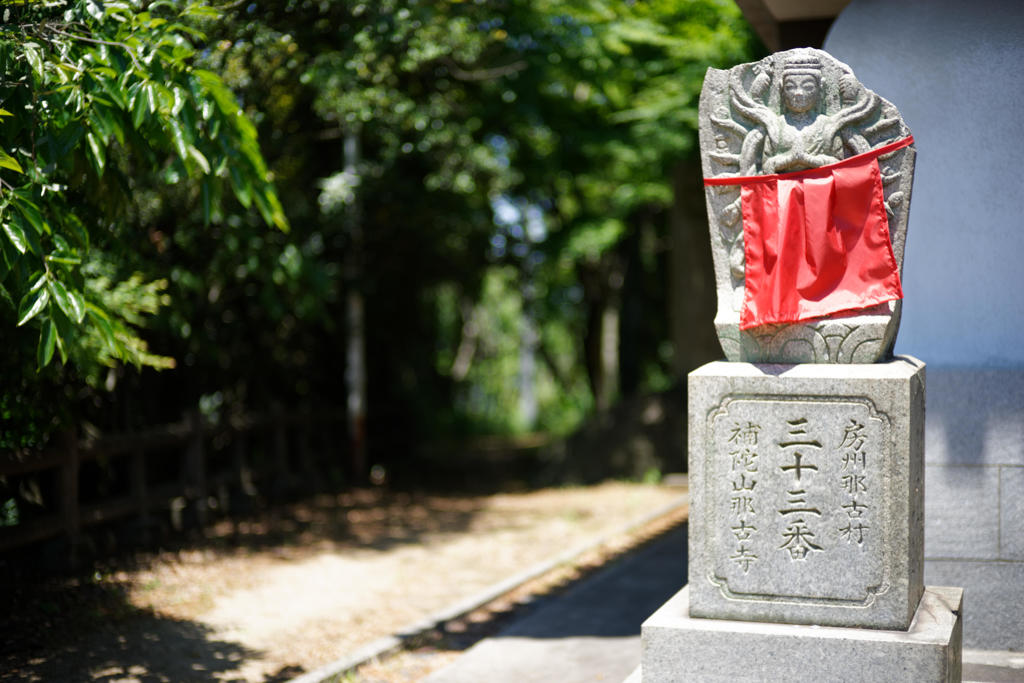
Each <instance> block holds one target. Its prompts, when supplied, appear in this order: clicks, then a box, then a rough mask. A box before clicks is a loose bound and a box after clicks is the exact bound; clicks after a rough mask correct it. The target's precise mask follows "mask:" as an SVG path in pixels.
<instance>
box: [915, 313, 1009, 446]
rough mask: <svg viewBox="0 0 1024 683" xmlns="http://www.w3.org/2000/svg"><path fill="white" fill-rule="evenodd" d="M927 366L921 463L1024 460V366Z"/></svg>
mask: <svg viewBox="0 0 1024 683" xmlns="http://www.w3.org/2000/svg"><path fill="white" fill-rule="evenodd" d="M1022 298H1024V297H1022ZM1022 320H1024V318H1022ZM1018 324H1019V323H1018ZM1021 346H1024V344H1021ZM928 367H929V371H928V424H927V425H926V427H925V453H924V458H925V460H924V461H925V463H926V464H932V463H934V464H942V465H1021V466H1024V370H1022V369H1021V368H999V369H991V368H990V369H982V368H944V367H940V368H936V367H934V366H933V365H931V364H930V363H929V366H928Z"/></svg>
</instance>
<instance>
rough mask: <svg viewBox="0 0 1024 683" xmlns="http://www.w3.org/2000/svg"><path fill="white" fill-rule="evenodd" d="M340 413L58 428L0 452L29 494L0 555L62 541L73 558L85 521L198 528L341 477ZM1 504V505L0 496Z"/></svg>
mask: <svg viewBox="0 0 1024 683" xmlns="http://www.w3.org/2000/svg"><path fill="white" fill-rule="evenodd" d="M344 443H345V441H344V412H343V411H342V410H341V409H338V410H318V411H316V412H312V411H301V412H299V411H296V412H286V411H284V410H281V409H277V410H273V411H270V412H268V413H265V414H261V415H246V416H244V417H236V418H232V419H225V420H224V421H223V422H222V423H220V424H211V423H209V422H207V421H206V420H204V419H203V418H202V417H201V415H200V413H199V412H198V411H195V412H192V413H191V414H189V415H188V416H187V417H186V418H185V419H183V420H182V421H180V422H177V423H174V424H169V425H163V426H159V427H155V428H151V429H147V430H144V431H140V432H135V433H131V434H112V435H87V436H84V437H79V436H77V435H74V434H72V433H65V434H64V435H63V436H61V437H60V438H58V439H56V443H54V444H52V445H51V446H50V447H49V448H48V449H47V450H45V451H43V452H42V453H37V454H33V455H30V456H23V457H22V458H20V459H19V458H18V457H16V456H14V455H8V456H7V457H0V477H3V478H4V480H5V481H6V482H7V483H8V487H9V488H10V487H11V486H12V485H13V484H14V483H17V484H18V485H22V486H23V485H25V484H26V483H27V482H29V481H31V483H32V487H33V491H35V495H34V496H33V497H34V498H36V500H34V501H33V502H32V504H31V505H27V504H24V503H23V505H22V506H21V507H20V508H19V510H18V515H17V517H18V519H16V520H14V521H12V520H10V519H8V520H6V523H5V524H4V525H0V552H5V551H9V550H12V549H15V548H18V547H20V546H24V545H27V544H30V543H34V542H36V541H41V540H45V539H48V538H56V537H61V536H62V535H63V537H64V539H65V540H66V541H67V542H68V544H69V546H70V552H71V556H72V562H73V561H74V559H73V558H74V556H75V553H76V550H77V548H78V546H79V545H80V543H81V542H82V540H83V533H84V529H85V527H88V526H90V525H97V524H102V523H105V522H110V521H114V520H119V519H125V518H131V517H133V516H134V517H135V518H136V520H138V521H139V522H141V523H142V524H143V525H145V524H148V523H150V522H151V521H152V519H153V517H154V516H155V515H157V514H167V513H169V514H170V517H169V521H170V522H171V524H172V525H173V526H178V527H180V526H182V525H184V524H187V523H192V524H197V525H202V524H205V523H206V522H207V521H208V518H209V515H210V512H211V511H212V510H213V509H222V510H225V511H226V510H227V509H228V508H229V507H230V505H231V501H232V500H237V499H238V498H239V497H241V498H243V499H244V498H249V499H253V498H256V497H257V496H260V497H276V496H282V495H287V494H288V493H289V492H292V491H295V490H299V489H300V488H302V487H316V486H317V485H323V484H324V483H325V482H326V480H327V477H326V472H328V471H333V472H335V473H338V474H339V475H340V473H341V472H343V470H344V468H345V465H346V463H345V462H344V460H343V456H344V453H345V451H346V450H347V449H346V448H345V446H344ZM0 503H3V501H0Z"/></svg>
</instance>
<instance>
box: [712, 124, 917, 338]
mask: <svg viewBox="0 0 1024 683" xmlns="http://www.w3.org/2000/svg"><path fill="white" fill-rule="evenodd" d="M913 142H914V139H913V138H912V137H907V138H904V139H903V140H899V141H897V142H893V143H890V144H888V145H884V146H882V147H879V148H878V149H873V150H871V151H869V152H865V153H864V154H858V155H857V156H853V157H850V158H848V159H844V160H842V161H840V162H838V163H835V164H829V165H828V166H822V167H820V168H814V169H809V170H806V171H797V172H795V173H780V174H776V175H764V176H747V177H732V178H708V179H705V180H704V184H705V185H740V193H741V194H740V197H741V205H742V209H743V245H744V251H745V254H746V273H745V280H746V292H745V296H744V299H743V310H742V311H741V312H740V329H741V330H747V329H750V328H752V327H758V326H759V325H767V324H770V323H793V322H799V321H802V320H810V319H812V318H820V317H822V316H826V315H829V314H832V313H839V312H841V311H849V310H855V309H860V308H867V307H868V306H873V305H875V304H880V303H884V302H886V301H892V300H894V299H902V298H903V288H902V286H901V284H900V275H899V267H898V266H897V264H896V257H895V256H894V255H893V251H892V242H891V241H890V238H889V221H888V218H887V216H886V212H885V204H884V199H883V193H882V178H881V172H880V171H879V168H878V157H879V156H880V155H882V154H887V153H889V152H892V151H895V150H897V149H900V148H902V147H906V146H908V145H910V144H912V143H913Z"/></svg>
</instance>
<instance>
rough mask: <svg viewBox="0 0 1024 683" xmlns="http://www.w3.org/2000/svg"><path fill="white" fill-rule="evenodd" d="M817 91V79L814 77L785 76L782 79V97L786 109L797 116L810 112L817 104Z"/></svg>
mask: <svg viewBox="0 0 1024 683" xmlns="http://www.w3.org/2000/svg"><path fill="white" fill-rule="evenodd" d="M818 90H819V86H818V79H817V78H815V77H814V76H809V75H797V76H786V77H784V78H783V79H782V96H783V99H784V100H785V102H786V108H787V109H789V110H790V111H793V112H796V113H797V114H803V113H804V112H805V111H810V110H811V109H813V108H814V106H815V105H816V104H818Z"/></svg>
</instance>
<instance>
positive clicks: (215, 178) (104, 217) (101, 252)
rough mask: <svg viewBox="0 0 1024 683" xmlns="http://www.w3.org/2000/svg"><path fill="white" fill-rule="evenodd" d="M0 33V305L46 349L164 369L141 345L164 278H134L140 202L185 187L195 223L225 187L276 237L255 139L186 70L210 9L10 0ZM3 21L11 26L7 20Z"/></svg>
mask: <svg viewBox="0 0 1024 683" xmlns="http://www.w3.org/2000/svg"><path fill="white" fill-rule="evenodd" d="M5 12H6V14H7V16H6V17H5V20H6V21H5V24H4V25H3V27H2V29H0V73H2V74H3V81H2V83H0V107H2V108H3V109H2V111H0V115H2V116H3V118H2V123H0V169H2V171H0V226H2V229H3V239H0V251H2V255H3V259H2V262H0V275H2V276H3V279H2V289H0V294H2V296H3V299H4V302H5V304H6V307H7V309H8V311H9V313H8V315H10V313H13V316H12V317H13V318H14V322H15V324H16V325H17V327H19V328H23V329H24V328H26V327H30V328H33V329H36V330H38V344H37V364H38V367H40V368H43V367H45V366H47V365H48V364H49V363H50V362H51V360H52V359H53V357H54V355H55V353H59V355H60V357H61V359H62V360H63V361H65V362H67V361H69V360H70V361H73V364H74V365H75V366H76V367H77V368H78V369H79V370H80V371H82V372H83V374H84V376H85V377H87V378H93V379H95V378H97V377H98V376H99V375H98V370H99V368H100V367H102V366H110V365H113V364H115V363H117V362H128V363H131V364H134V365H136V366H144V365H145V366H154V367H158V368H166V367H171V366H173V360H172V359H171V358H169V357H167V356H163V355H158V354H156V353H152V352H150V351H149V349H148V347H147V345H146V343H145V342H144V341H143V340H142V338H141V337H140V336H139V333H138V329H139V327H140V326H141V325H142V324H143V319H144V318H145V317H147V316H150V315H152V314H153V313H155V312H156V311H157V309H158V308H160V306H162V305H164V304H166V303H167V302H168V299H167V296H166V294H165V290H166V288H167V281H166V279H165V278H162V277H157V278H153V277H152V274H151V273H142V272H133V271H132V267H133V264H134V263H135V262H136V259H135V257H134V254H135V253H136V252H137V251H138V250H139V245H140V243H141V242H143V241H145V239H146V235H145V234H144V233H141V232H140V230H139V228H140V226H139V225H138V223H137V221H136V220H134V219H135V217H136V213H137V212H135V211H133V209H134V207H136V206H137V205H138V202H139V199H140V197H144V196H145V193H146V192H147V191H151V190H153V189H157V191H159V188H160V187H169V186H174V185H178V184H184V185H187V187H188V191H189V192H191V193H194V194H195V196H196V201H198V202H200V203H201V204H202V207H203V212H204V214H205V220H206V222H207V223H208V222H209V221H210V220H211V218H212V216H213V215H214V213H215V212H216V211H217V210H218V208H217V207H218V201H219V199H220V196H221V194H222V193H223V188H224V187H228V188H229V189H230V192H231V193H233V195H234V197H235V198H237V200H238V201H239V202H240V203H241V204H242V205H243V206H248V205H250V204H252V205H254V206H255V207H256V208H257V209H258V210H259V212H260V214H261V215H262V217H263V219H264V220H265V221H266V222H267V223H268V224H270V225H274V226H276V227H278V228H282V229H283V228H286V227H287V219H286V218H285V215H284V212H283V210H282V208H281V205H280V202H279V201H278V199H277V195H276V193H275V191H274V189H273V186H272V185H271V183H270V180H269V176H268V172H267V168H266V164H265V162H264V160H263V157H262V155H261V152H260V149H259V145H258V141H257V138H256V130H255V128H254V126H253V125H252V123H251V122H250V121H249V120H248V119H247V118H246V116H245V115H244V114H243V112H242V111H241V109H240V107H239V104H238V102H237V101H236V99H235V96H234V94H233V93H232V92H231V91H230V90H229V89H228V88H227V87H226V86H225V85H224V83H223V80H222V79H221V77H220V76H218V75H217V74H215V73H213V72H211V71H208V70H204V69H199V68H196V66H195V59H196V56H197V48H196V47H195V44H196V42H201V41H203V39H204V36H203V34H202V33H201V32H199V31H198V30H197V29H196V27H195V22H196V21H197V20H198V19H200V18H203V17H213V16H215V15H216V13H215V12H214V11H213V10H211V9H210V8H209V7H206V6H203V5H200V4H189V5H186V6H182V5H181V4H179V3H175V2H168V1H166V0H164V1H160V0H158V1H157V2H152V3H145V5H143V4H142V3H139V2H105V3H98V2H95V1H94V0H84V1H76V2H70V3H47V4H45V5H43V4H39V5H36V4H28V3H27V4H24V5H21V6H12V7H8V9H6V10H5ZM12 15H13V16H12Z"/></svg>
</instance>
